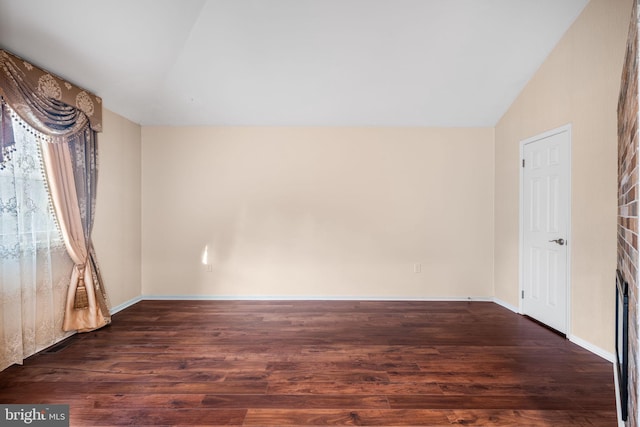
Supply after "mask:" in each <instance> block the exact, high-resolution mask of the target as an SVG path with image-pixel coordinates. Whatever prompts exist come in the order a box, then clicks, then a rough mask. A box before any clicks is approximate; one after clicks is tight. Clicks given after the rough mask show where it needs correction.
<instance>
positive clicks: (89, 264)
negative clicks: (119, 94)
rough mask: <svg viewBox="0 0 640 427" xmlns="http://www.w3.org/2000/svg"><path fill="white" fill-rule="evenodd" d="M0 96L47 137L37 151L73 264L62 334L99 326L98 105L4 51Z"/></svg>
mask: <svg viewBox="0 0 640 427" xmlns="http://www.w3.org/2000/svg"><path fill="white" fill-rule="evenodd" d="M0 96H1V97H2V103H4V102H6V103H7V104H8V105H9V106H10V107H11V108H12V109H13V110H14V111H15V113H16V114H18V116H20V118H22V119H23V120H24V121H25V122H26V123H27V124H29V125H30V126H32V127H33V128H34V129H36V130H38V131H40V132H42V133H44V134H46V135H49V136H51V137H52V138H51V142H47V143H44V144H43V145H42V155H43V162H44V169H45V172H46V176H47V183H48V186H49V192H50V196H51V201H52V204H53V208H54V210H55V213H56V218H57V220H58V223H59V225H60V229H61V233H62V236H63V238H64V242H65V246H66V249H67V252H68V253H69V256H70V257H71V259H72V260H73V262H74V264H75V265H74V268H73V271H72V273H71V280H70V284H69V289H68V298H67V303H66V307H65V318H64V330H67V331H68V330H79V331H89V330H93V329H96V328H99V327H101V326H104V325H106V324H108V323H109V322H110V321H111V317H110V314H109V310H108V308H107V305H108V304H107V295H106V292H105V290H104V287H103V286H102V278H101V277H100V270H99V268H98V264H97V261H96V258H95V251H94V250H93V245H92V243H91V229H92V226H93V216H94V215H93V213H94V207H95V190H96V180H97V143H96V132H100V131H101V130H102V107H101V99H100V98H99V97H97V96H95V95H93V94H91V93H89V92H87V91H86V90H84V89H82V88H79V87H76V86H74V85H72V84H70V83H68V82H66V81H64V80H63V79H60V78H59V77H56V76H53V75H52V74H51V73H48V72H47V71H45V70H42V69H40V68H38V67H35V66H34V65H32V64H30V63H29V62H27V61H25V60H23V59H21V58H19V57H17V56H15V55H12V54H10V53H9V52H7V51H4V50H0ZM2 116H3V117H4V112H3V114H2ZM3 117H2V118H3ZM0 130H2V132H1V133H0V153H3V154H2V156H3V158H0V164H1V163H2V162H3V161H4V160H6V159H5V158H6V157H7V156H10V154H11V152H12V146H11V144H12V143H13V138H11V137H9V138H4V137H3V134H4V133H6V134H7V135H9V136H10V133H11V132H10V129H5V126H4V123H3V126H2V129H0ZM5 130H6V132H5Z"/></svg>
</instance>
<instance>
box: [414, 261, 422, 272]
mask: <svg viewBox="0 0 640 427" xmlns="http://www.w3.org/2000/svg"><path fill="white" fill-rule="evenodd" d="M413 272H414V273H420V272H422V264H420V263H419V262H416V263H415V264H413Z"/></svg>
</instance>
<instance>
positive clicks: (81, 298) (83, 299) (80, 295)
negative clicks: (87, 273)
mask: <svg viewBox="0 0 640 427" xmlns="http://www.w3.org/2000/svg"><path fill="white" fill-rule="evenodd" d="M76 270H78V286H77V287H76V295H75V299H74V301H73V308H75V309H76V310H84V309H86V308H89V297H88V296H87V288H86V286H85V283H84V270H85V265H84V264H82V265H76Z"/></svg>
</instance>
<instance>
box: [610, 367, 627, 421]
mask: <svg viewBox="0 0 640 427" xmlns="http://www.w3.org/2000/svg"><path fill="white" fill-rule="evenodd" d="M619 381H620V379H619V378H618V367H617V366H616V364H615V363H614V364H613V382H614V386H615V389H616V413H617V415H618V427H625V426H626V423H625V422H624V421H622V408H621V402H620V386H619V384H620V383H619Z"/></svg>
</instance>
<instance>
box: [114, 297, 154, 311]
mask: <svg viewBox="0 0 640 427" xmlns="http://www.w3.org/2000/svg"><path fill="white" fill-rule="evenodd" d="M143 299H145V298H143V297H141V296H139V297H135V298H133V299H130V300H129V301H125V302H123V303H122V304H119V305H116V306H115V307H111V310H109V312H110V313H111V314H112V315H113V314H116V313H117V312H119V311H122V310H124V309H125V308H128V307H131V306H132V305H133V304H136V303H138V302H140V301H142V300H143Z"/></svg>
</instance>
